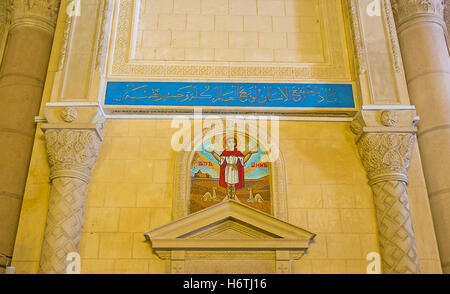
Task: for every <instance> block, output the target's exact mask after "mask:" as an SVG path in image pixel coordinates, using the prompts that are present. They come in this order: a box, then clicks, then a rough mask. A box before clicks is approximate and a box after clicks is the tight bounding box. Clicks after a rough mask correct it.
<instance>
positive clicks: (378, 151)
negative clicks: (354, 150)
mask: <svg viewBox="0 0 450 294" xmlns="http://www.w3.org/2000/svg"><path fill="white" fill-rule="evenodd" d="M379 124H381V125H378V126H375V127H374V126H372V127H371V126H367V127H366V126H365V122H364V120H363V119H361V118H360V117H359V118H357V119H355V120H353V121H352V123H351V124H350V129H351V131H352V132H353V133H354V134H356V135H357V140H356V144H357V146H358V151H359V155H360V157H361V162H362V164H363V166H364V168H365V170H366V172H367V176H368V178H369V184H370V185H373V184H375V183H377V182H380V181H389V180H394V181H402V182H405V183H408V168H409V163H410V160H411V154H412V147H413V143H414V141H415V139H416V136H415V132H414V131H413V130H412V131H408V130H406V129H401V128H397V127H396V126H397V124H399V118H398V116H397V113H396V112H395V111H390V110H386V111H382V112H381V113H380V114H379Z"/></svg>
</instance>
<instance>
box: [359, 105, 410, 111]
mask: <svg viewBox="0 0 450 294" xmlns="http://www.w3.org/2000/svg"><path fill="white" fill-rule="evenodd" d="M390 109H392V110H416V107H415V106H414V105H363V107H362V110H390Z"/></svg>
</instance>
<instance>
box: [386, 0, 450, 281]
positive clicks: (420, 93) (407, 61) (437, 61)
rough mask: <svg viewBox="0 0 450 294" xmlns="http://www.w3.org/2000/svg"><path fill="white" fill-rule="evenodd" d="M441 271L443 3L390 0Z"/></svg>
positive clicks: (446, 205) (449, 221)
mask: <svg viewBox="0 0 450 294" xmlns="http://www.w3.org/2000/svg"><path fill="white" fill-rule="evenodd" d="M392 5H393V11H394V15H395V18H396V24H397V30H398V38H399V42H400V49H401V53H402V57H403V64H404V67H405V74H406V79H407V83H408V90H409V95H410V98H411V102H412V104H414V105H415V106H416V108H417V112H418V114H419V115H420V117H421V120H420V123H419V124H418V129H419V130H418V144H419V147H420V154H421V158H422V165H423V169H424V175H425V180H426V183H427V189H428V195H429V197H430V206H431V211H432V214H433V220H434V226H435V231H436V237H437V242H438V246H439V253H440V257H441V263H442V268H443V272H444V273H450V247H449V246H448V244H449V243H450V214H448V211H449V209H450V180H449V175H450V58H449V49H448V47H447V40H446V34H447V31H446V25H445V22H444V19H443V8H444V7H443V1H441V0H431V1H415V0H393V1H392Z"/></svg>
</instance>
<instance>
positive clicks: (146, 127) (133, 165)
mask: <svg viewBox="0 0 450 294" xmlns="http://www.w3.org/2000/svg"><path fill="white" fill-rule="evenodd" d="M175 131H176V129H171V128H170V121H168V120H109V121H108V122H107V124H106V126H105V129H104V135H105V140H104V142H103V146H102V149H101V151H100V155H99V159H98V162H97V164H96V166H95V169H94V172H93V178H92V182H91V184H90V185H89V192H88V200H87V202H88V203H87V206H88V207H87V211H86V215H85V221H84V229H83V237H82V241H81V244H82V250H81V256H82V260H83V266H82V271H83V272H86V273H87V272H91V271H96V270H98V271H102V272H105V271H106V272H110V273H130V272H141V273H142V272H144V273H147V272H150V273H164V272H165V270H166V268H165V262H164V261H162V260H160V259H159V258H158V257H157V256H155V255H153V253H152V251H151V249H150V246H149V244H148V243H147V242H145V239H144V237H143V233H144V232H146V231H148V230H150V229H153V228H156V227H158V226H161V225H164V224H166V223H169V222H170V221H171V219H170V218H171V212H172V211H171V208H172V207H171V205H172V197H176V195H172V189H173V188H172V184H173V168H174V163H175V156H176V153H175V152H174V151H172V150H171V146H170V140H171V136H172V134H173V133H174V132H175ZM353 140H354V135H353V134H352V133H351V132H350V130H349V126H348V123H323V122H281V123H280V149H281V152H282V154H283V157H284V159H285V164H286V175H287V194H288V199H287V201H288V207H289V210H288V215H289V221H290V222H291V223H293V224H295V225H298V226H301V227H303V228H305V229H307V230H310V231H312V232H314V233H316V234H317V237H316V241H315V242H314V243H313V244H311V248H310V252H309V253H308V254H307V255H306V256H305V257H303V258H302V259H301V260H299V261H296V262H295V263H294V271H295V272H296V273H365V270H366V266H367V261H366V260H365V257H366V255H367V253H369V252H371V251H378V245H377V237H376V222H375V214H374V208H373V204H372V198H371V197H372V194H371V190H370V188H369V187H368V185H367V184H366V181H367V180H366V178H365V171H364V169H363V167H362V165H361V164H360V161H359V158H358V156H357V151H356V146H355V145H354V141H353ZM133 260H135V261H136V262H137V263H136V264H133V262H132V261H133ZM96 261H98V263H96Z"/></svg>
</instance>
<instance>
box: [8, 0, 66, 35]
mask: <svg viewBox="0 0 450 294" xmlns="http://www.w3.org/2000/svg"><path fill="white" fill-rule="evenodd" d="M7 1H8V3H9V6H10V10H11V28H13V27H15V26H18V25H31V26H37V27H40V28H42V29H44V30H47V31H49V32H50V33H53V31H54V29H55V25H56V19H57V17H58V11H59V5H60V2H61V0H7Z"/></svg>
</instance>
